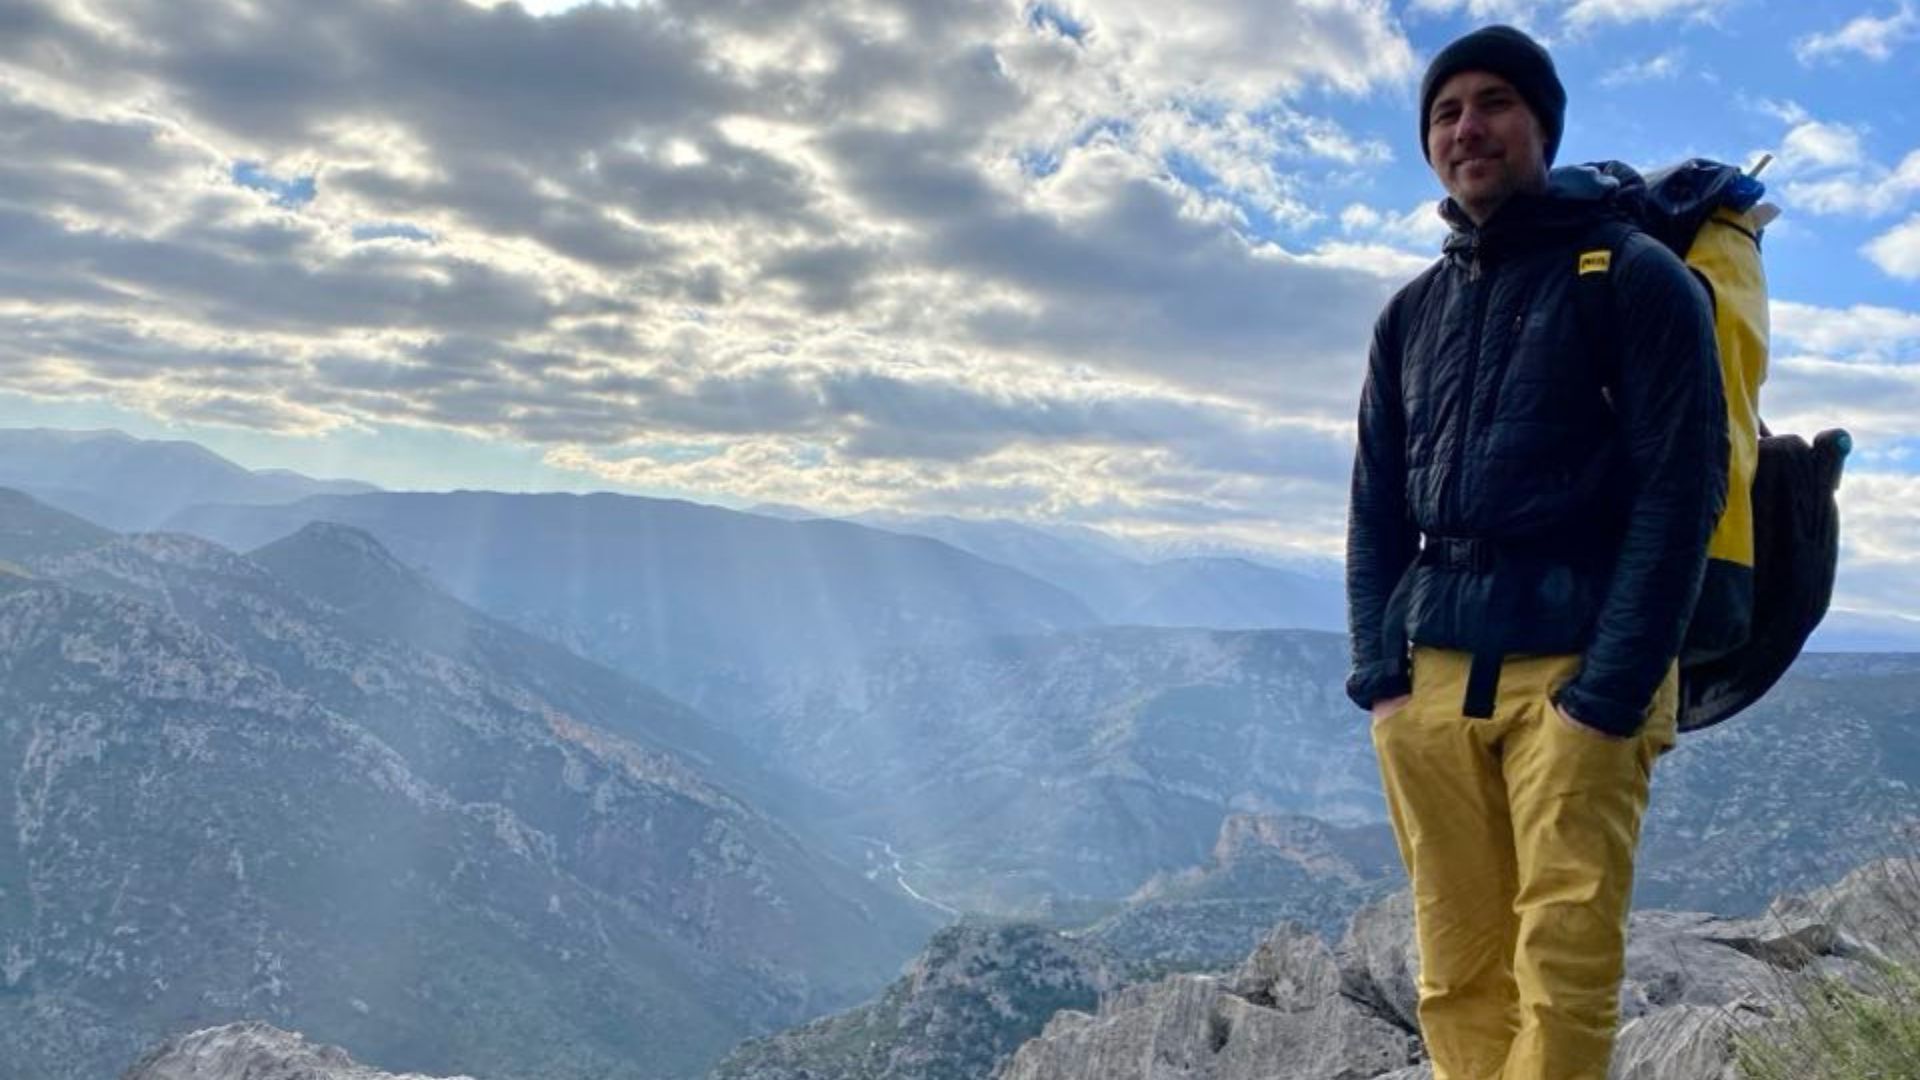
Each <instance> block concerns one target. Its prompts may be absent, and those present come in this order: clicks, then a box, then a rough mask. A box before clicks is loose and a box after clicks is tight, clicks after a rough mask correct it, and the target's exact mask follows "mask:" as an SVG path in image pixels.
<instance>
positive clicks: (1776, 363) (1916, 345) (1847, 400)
mask: <svg viewBox="0 0 1920 1080" xmlns="http://www.w3.org/2000/svg"><path fill="white" fill-rule="evenodd" d="M1771 308H1772V323H1773V358H1772V362H1771V365H1770V371H1769V373H1768V377H1767V382H1766V385H1765V386H1764V387H1763V389H1762V391H1761V395H1760V399H1761V415H1762V416H1764V417H1766V418H1767V422H1768V424H1769V425H1770V426H1772V427H1773V428H1774V429H1775V430H1777V431H1794V432H1799V433H1801V434H1804V435H1812V434H1814V433H1815V432H1818V431H1820V430H1823V429H1825V428H1830V427H1846V428H1848V429H1849V430H1851V431H1853V432H1854V434H1855V435H1856V436H1857V437H1858V438H1859V441H1860V445H1861V448H1862V449H1861V453H1862V456H1863V458H1865V459H1867V460H1872V461H1877V462H1878V464H1880V465H1881V466H1890V465H1895V464H1898V462H1897V461H1896V460H1894V459H1892V458H1889V457H1887V456H1886V455H1887V454H1888V453H1890V452H1891V450H1892V449H1894V448H1898V447H1900V446H1902V445H1903V444H1904V443H1905V442H1906V441H1907V440H1909V439H1911V438H1912V437H1913V418H1914V417H1915V416H1917V415H1920V312H1914V311H1908V310H1905V309H1901V308H1890V307H1883V306H1878V305H1870V304H1858V305H1854V306H1852V307H1848V308H1829V307H1820V306H1816V305H1812V304H1799V303H1793V302H1790V301H1782V300H1776V301H1774V302H1773V304H1772V305H1771Z"/></svg>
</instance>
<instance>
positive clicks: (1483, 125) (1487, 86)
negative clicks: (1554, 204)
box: [1427, 71, 1547, 225]
mask: <svg viewBox="0 0 1920 1080" xmlns="http://www.w3.org/2000/svg"><path fill="white" fill-rule="evenodd" d="M1427 159H1428V160H1429V161H1430V162H1431V163H1432V165H1433V173H1434V175H1435V176H1438V177H1439V178H1440V185H1441V186H1442V187H1444V188H1446V189H1447V194H1449V195H1451V196H1453V201H1454V202H1455V203H1458V204H1459V206H1460V209H1461V210H1464V211H1465V212H1466V214H1467V216H1468V217H1469V218H1472V219H1473V222H1474V224H1476V225H1484V224H1486V221H1487V219H1488V218H1490V217H1492V216H1493V212H1494V211H1495V210H1498V209H1500V207H1501V205H1502V204H1504V203H1505V202H1506V201H1507V200H1508V199H1509V198H1511V197H1512V196H1513V195H1514V193H1515V192H1520V191H1541V190H1544V189H1545V188H1546V186H1547V137H1546V132H1545V131H1544V130H1543V129H1542V128H1541V126H1540V121H1539V118H1537V117H1535V116H1534V115H1533V110H1532V109H1529V108H1528V107H1527V102H1526V99H1525V98H1522V97H1521V96H1520V92H1519V91H1518V90H1515V89H1514V88H1513V84H1512V83H1510V82H1508V81H1507V80H1505V79H1503V78H1501V77H1500V76H1498V75H1495V74H1493V73H1491V72H1486V71H1463V72H1460V73H1459V74H1458V75H1455V76H1453V77H1452V78H1450V79H1448V80H1447V81H1446V82H1445V83H1444V84H1442V85H1441V87H1440V90H1439V92H1438V93H1436V94H1434V96H1433V108H1432V109H1431V110H1430V111H1429V112H1428V113H1427Z"/></svg>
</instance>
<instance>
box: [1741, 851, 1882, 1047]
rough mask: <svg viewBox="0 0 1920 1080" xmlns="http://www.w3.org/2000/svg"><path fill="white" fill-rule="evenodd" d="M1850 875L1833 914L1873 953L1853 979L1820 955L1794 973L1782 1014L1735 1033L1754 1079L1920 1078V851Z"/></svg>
mask: <svg viewBox="0 0 1920 1080" xmlns="http://www.w3.org/2000/svg"><path fill="white" fill-rule="evenodd" d="M1850 880H1851V881H1853V882H1854V883H1855V885H1856V888H1855V890H1854V892H1853V895H1852V897H1851V898H1850V899H1842V900H1840V902H1839V903H1838V904H1837V905H1836V908H1837V910H1834V911H1833V914H1834V915H1835V916H1837V921H1838V922H1839V923H1840V925H1842V926H1849V924H1852V929H1855V930H1857V931H1860V932H1861V934H1862V937H1863V938H1865V939H1867V940H1870V941H1872V942H1874V943H1875V945H1877V946H1878V948H1877V949H1876V950H1875V955H1874V956H1873V957H1872V958H1871V959H1869V960H1868V962H1867V964H1866V965H1865V966H1864V967H1863V968H1861V969H1860V970H1859V971H1858V972H1856V973H1855V974H1853V975H1851V976H1850V977H1846V978H1842V977H1838V976H1836V975H1835V974H1833V973H1832V972H1831V971H1827V970H1821V969H1820V967H1819V966H1818V965H1816V964H1812V963H1809V964H1807V965H1806V966H1805V967H1803V968H1801V970H1800V971H1799V972H1798V973H1796V974H1793V975H1789V976H1786V977H1785V978H1784V980H1783V983H1782V985H1781V986H1780V987H1779V988H1778V989H1779V990H1780V991H1781V992H1780V993H1777V994H1775V995H1773V996H1774V997H1775V998H1776V999H1777V1000H1780V1001H1782V1002H1784V1008H1783V1009H1782V1011H1781V1015H1780V1016H1779V1018H1778V1020H1776V1022H1774V1023H1770V1024H1767V1025H1766V1026H1764V1027H1761V1028H1758V1029H1755V1030H1752V1031H1748V1032H1746V1033H1744V1034H1742V1035H1740V1036H1738V1037H1737V1038H1736V1040H1735V1044H1734V1049H1735V1051H1736V1055H1737V1057H1736V1060H1737V1061H1738V1063H1739V1065H1740V1068H1741V1070H1742V1073H1743V1075H1745V1076H1746V1077H1747V1078H1748V1080H1913V1078H1915V1077H1920V860H1917V859H1915V858H1913V857H1912V855H1911V854H1908V856H1907V857H1905V858H1892V859H1887V860H1885V861H1883V862H1881V863H1878V864H1876V865H1873V866H1869V867H1867V868H1865V869H1864V870H1863V871H1860V872H1857V873H1856V874H1855V875H1853V877H1852V878H1850ZM1842 888H1843V889H1844V888H1845V885H1844V883H1843V886H1842ZM1808 959H1809V960H1811V959H1812V958H1811V957H1808Z"/></svg>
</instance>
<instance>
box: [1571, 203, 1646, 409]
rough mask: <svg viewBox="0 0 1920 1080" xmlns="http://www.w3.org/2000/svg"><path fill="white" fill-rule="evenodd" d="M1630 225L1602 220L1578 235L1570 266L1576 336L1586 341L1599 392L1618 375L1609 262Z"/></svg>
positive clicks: (1618, 360)
mask: <svg viewBox="0 0 1920 1080" xmlns="http://www.w3.org/2000/svg"><path fill="white" fill-rule="evenodd" d="M1632 231H1633V226H1631V225H1629V224H1627V223H1626V222H1624V221H1604V222H1601V223H1600V224H1598V225H1596V226H1594V227H1593V228H1592V229H1591V230H1590V231H1588V233H1587V235H1586V236H1584V237H1582V238H1581V241H1580V246H1579V254H1578V258H1577V261H1576V263H1575V265H1574V273H1575V275H1576V276H1575V278H1574V282H1573V301H1574V305H1575V318H1576V319H1577V320H1578V325H1579V327H1580V337H1581V339H1582V340H1584V341H1586V342H1588V343H1589V346H1590V348H1591V349H1592V353H1591V355H1592V356H1593V357H1594V359H1595V361H1596V363H1595V365H1594V366H1595V367H1596V368H1598V369H1599V371H1600V386H1601V392H1602V393H1603V394H1604V393H1609V392H1610V390H1609V388H1611V387H1612V386H1613V384H1614V380H1615V379H1617V378H1618V377H1619V374H1620V333H1619V327H1618V325H1617V324H1616V322H1615V321H1614V318H1613V263H1614V260H1615V259H1617V258H1618V257H1619V254H1620V247H1621V245H1622V244H1623V243H1624V242H1625V241H1626V238H1627V236H1628V234H1629V233H1631V232H1632Z"/></svg>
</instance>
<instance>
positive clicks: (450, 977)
mask: <svg viewBox="0 0 1920 1080" xmlns="http://www.w3.org/2000/svg"><path fill="white" fill-rule="evenodd" d="M7 506H8V512H7V515H6V518H7V524H6V526H5V527H4V528H0V535H3V536H5V537H7V538H9V541H10V543H11V544H12V546H11V547H10V549H9V550H6V551H3V552H0V558H5V559H6V560H7V561H8V562H9V563H10V564H11V566H12V568H13V569H11V570H10V571H9V572H8V573H7V574H6V575H5V576H4V577H3V578H0V585H3V586H4V590H3V591H4V595H0V641H4V642H5V647H4V648H3V649H0V717H4V719H0V775H4V776H5V777H6V780H7V782H8V784H9V786H10V788H11V789H12V790H14V791H15V792H16V793H17V797H16V798H15V799H14V800H10V801H9V802H7V803H5V804H0V816H3V817H4V820H3V821H0V956H4V957H5V958H6V963H5V964H4V967H3V968H0V973H3V974H4V976H5V978H4V991H3V992H0V1060H5V1061H8V1062H9V1063H10V1064H11V1065H12V1066H13V1067H16V1068H19V1069H21V1070H23V1072H22V1075H29V1076H46V1077H80V1076H98V1075H103V1074H107V1073H110V1072H111V1071H113V1070H114V1069H117V1068H119V1067H121V1066H124V1065H125V1064H126V1063H127V1062H128V1061H130V1060H131V1059H132V1057H133V1056H134V1055H135V1054H136V1053H137V1052H138V1051H139V1050H141V1049H144V1048H145V1047H146V1046H149V1045H151V1044H152V1043H153V1042H154V1041H155V1040H156V1038H157V1037H159V1036H161V1035H164V1034H168V1033H171V1032H174V1031H178V1030H182V1029H184V1028H187V1027H191V1026H196V1025H200V1026H204V1025H205V1024H208V1023H212V1022H218V1021H223V1020H231V1019H242V1018H254V1019H265V1020H269V1021H272V1022H275V1023H278V1024H282V1025H286V1026H292V1027H296V1028H298V1029H300V1030H303V1031H307V1032H309V1033H312V1034H314V1035H316V1036H317V1037H321V1038H324V1039H326V1040H327V1041H332V1042H339V1043H341V1044H343V1045H349V1046H352V1047H353V1048H354V1050H355V1052H356V1053H359V1054H362V1055H366V1056H368V1057H371V1058H374V1059H377V1060H380V1061H382V1062H384V1063H389V1064H392V1065H395V1066H397V1067H404V1068H409V1069H419V1070H422V1071H429V1072H450V1071H471V1072H475V1073H484V1074H487V1075H502V1074H505V1075H513V1076H524V1077H543V1078H545V1077H552V1078H561V1077H590V1076H591V1077H603V1076H604V1077H632V1078H635V1080H642V1078H644V1080H656V1078H659V1080H664V1078H669V1077H687V1076H692V1075H697V1074H698V1073H699V1071H700V1070H701V1069H703V1068H704V1066H705V1065H706V1064H707V1063H708V1062H710V1061H711V1060H712V1058H713V1057H714V1056H716V1055H717V1054H718V1053H719V1052H720V1051H722V1050H724V1049H725V1048H726V1047H727V1046H729V1045H731V1044H732V1043H734V1042H735V1041H737V1040H738V1039H740V1038H741V1037H743V1036H746V1035H749V1034H752V1033H754V1032H755V1031H760V1030H767V1029H769V1028H771V1027H776V1026H781V1025H783V1024H787V1023H793V1022H797V1021H799V1020H801V1019H804V1018H805V1017H807V1016H811V1015H815V1014H818V1013H819V1012H820V1011H822V1010H824V1009H827V1008H831V1007H833V1006H834V1005H836V1004H844V1003H846V1002H848V1001H849V1000H857V999H858V998H860V997H863V996H865V995H866V994H868V993H870V992H871V991H872V989H873V988H874V987H875V986H877V985H879V984H880V983H881V982H883V981H884V980H885V978H887V977H888V976H890V975H891V974H892V973H893V972H894V971H895V970H897V965H898V964H899V962H900V961H901V959H902V958H904V957H905V956H907V955H909V954H910V953H911V951H912V950H913V949H914V948H915V947H916V946H917V945H918V943H919V942H920V941H921V940H923V938H924V936H925V934H926V933H927V932H928V930H929V929H930V928H931V926H932V920H931V919H930V918H929V914H930V913H928V912H926V911H925V910H923V909H922V908H920V907H919V906H917V905H915V904H914V903H913V902H912V901H911V900H910V899H908V898H906V897H904V896H902V895H900V894H899V893H898V892H897V891H895V890H892V889H889V888H887V887H885V886H884V884H876V883H873V882H871V881H870V880H869V879H868V878H867V877H866V876H865V875H864V874H862V873H861V872H860V871H859V870H858V869H857V868H855V867H852V866H849V865H846V864H843V863H842V862H840V861H839V860H837V859H834V858H832V857H830V856H829V855H828V854H826V853H825V852H823V851H821V850H819V849H817V848H815V847H813V846H811V845H810V844H809V843H808V841H807V840H806V839H805V838H804V837H803V836H801V835H800V834H799V833H798V832H796V831H795V830H794V829H792V828H790V827H788V826H787V825H785V824H783V823H782V822H781V821H777V820H775V819H774V818H772V817H769V816H768V815H767V813H766V812H765V811H763V810H761V809H760V808H759V807H758V806H756V805H755V804H754V803H753V802H752V801H750V799H751V798H752V797H753V796H756V795H768V796H771V797H772V798H773V799H774V800H775V801H777V800H779V799H780V798H783V797H790V796H791V789H790V785H789V784H788V782H786V781H776V780H773V779H770V778H769V777H768V776H767V774H766V773H765V772H764V770H763V769H762V768H761V766H760V765H759V764H758V763H757V761H756V760H755V759H754V757H753V755H751V754H748V753H746V752H744V751H743V750H742V749H741V748H740V747H739V746H738V744H737V743H735V742H733V741H732V740H730V739H729V738H728V737H727V736H725V734H724V733H722V732H719V731H716V730H713V729H712V728H711V727H710V726H708V725H704V724H703V723H702V722H701V721H700V719H699V718H698V716H697V715H696V714H693V713H692V712H691V711H690V710H687V709H686V708H685V707H684V706H679V705H676V704H674V703H672V702H670V701H667V700H666V699H664V698H661V697H660V696H659V695H658V694H656V693H653V692H651V691H649V690H647V689H646V688H644V687H641V686H637V685H634V684H631V683H630V682H626V681H624V680H621V679H620V678H619V677H618V676H615V675H613V674H612V673H610V672H599V673H597V674H594V673H591V672H588V673H586V674H587V675H588V677H586V678H580V677H579V676H580V675H581V674H582V673H583V672H582V669H583V667H584V666H585V665H584V662H583V661H580V660H578V658H570V657H565V656H564V655H556V654H557V653H558V650H550V651H547V652H545V653H543V652H542V651H540V650H537V649H535V650H519V649H514V650H511V651H513V652H514V654H515V655H514V659H513V662H512V663H510V664H495V663H492V662H490V661H489V659H488V657H489V654H490V651H492V650H497V649H501V648H503V647H504V646H503V643H510V642H513V641H514V637H513V635H514V634H515V633H516V632H514V631H511V630H510V629H509V628H506V627H503V626H500V625H499V624H497V623H494V622H492V621H491V620H488V619H486V618H485V617H483V616H480V615H479V614H478V613H475V612H471V611H468V610H465V609H462V608H460V607H459V606H458V605H457V604H455V602H453V601H452V600H451V599H450V598H447V597H444V596H440V597H437V598H432V599H433V601H434V602H433V603H429V604H423V605H422V606H421V607H420V608H419V609H417V610H419V611H420V612H423V613H432V612H436V611H437V612H440V613H443V614H445V615H446V616H447V618H446V620H445V621H444V622H439V623H436V624H435V625H434V626H433V627H432V628H431V631H430V632H429V631H427V630H423V629H422V627H421V626H419V625H412V626H408V625H406V624H404V623H402V624H399V625H397V626H392V627H388V628H387V630H386V631H382V630H379V629H378V628H376V627H373V626H370V625H369V621H368V620H369V618H370V616H371V615H372V614H373V612H372V610H371V609H369V608H367V607H365V606H364V605H363V606H362V608H361V609H360V610H358V611H357V612H354V613H351V614H350V613H349V612H353V608H352V605H351V604H349V605H348V606H347V607H345V608H343V607H340V606H336V605H335V604H334V603H332V602H330V601H328V600H327V599H324V598H323V597H322V596H321V595H316V594H315V593H313V592H308V591H303V590H302V589H300V588H299V587H297V586H296V584H295V582H297V581H301V580H307V581H309V582H311V581H313V580H322V581H326V582H329V583H330V585H329V588H328V590H324V591H326V592H328V594H329V595H332V596H334V597H335V598H336V599H341V600H350V599H351V598H352V597H355V596H358V597H362V598H365V597H367V596H369V595H370V594H375V593H385V594H387V595H388V596H390V597H397V596H402V595H405V594H406V592H407V590H409V589H411V590H414V593H415V595H422V594H425V595H428V596H429V597H430V595H431V590H430V587H429V586H427V585H426V584H425V583H424V582H422V581H420V580H419V579H418V578H415V577H412V576H410V572H409V571H406V570H405V569H404V568H402V567H400V566H399V564H397V563H395V562H393V561H392V560H391V559H390V558H389V557H387V556H386V555H385V553H384V551H383V550H382V549H381V548H380V547H379V546H378V545H377V544H376V543H375V542H373V541H372V539H371V538H370V537H367V536H366V535H365V534H359V533H353V532H351V531H348V530H345V529H342V528H340V527H337V526H336V527H318V528H311V529H307V530H304V531H303V532H302V533H300V534H298V535H296V536H295V537H293V538H290V539H288V540H286V541H284V542H282V543H281V544H278V545H276V546H274V547H273V548H272V549H270V550H268V551H264V552H261V553H260V555H261V558H260V559H259V560H255V559H253V558H249V557H246V556H243V555H239V554H236V553H234V552H232V551H228V550H226V549H223V548H219V547H217V546H215V545H213V544H210V543H208V542H207V541H204V540H200V539H197V538H193V537H187V536H181V535H172V534H142V535H136V536H130V537H123V538H108V539H107V540H106V542H105V543H98V542H97V541H99V540H100V539H101V537H100V535H99V534H98V532H97V531H94V532H90V531H89V530H88V529H86V528H85V527H84V526H82V525H79V524H76V523H74V522H73V521H72V520H71V519H69V518H67V517H66V516H65V515H63V514H60V513H59V512H57V511H53V510H50V509H48V508H44V507H38V506H36V505H35V504H32V503H30V502H26V501H24V500H22V499H20V498H18V497H15V498H12V499H9V500H7ZM60 535H65V536H69V537H71V538H73V539H74V541H75V544H74V546H73V547H72V548H70V549H68V550H66V551H64V552H55V551H50V550H48V547H49V544H48V542H47V540H46V538H48V537H50V536H60ZM21 537H26V538H29V541H28V542H21V541H19V540H18V538H21ZM36 546H37V548H38V550H37V551H29V550H28V549H29V548H32V547H36ZM271 567H278V568H279V570H280V572H278V573H277V572H276V571H275V570H274V569H272V568H271ZM282 573H284V574H286V576H285V577H283V576H281V574H282ZM396 630H397V631H398V632H393V631H396ZM556 687H558V688H560V689H559V691H558V692H555V691H554V690H553V688H556ZM723 784H731V785H734V786H732V787H727V786H723ZM789 806H791V803H789Z"/></svg>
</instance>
